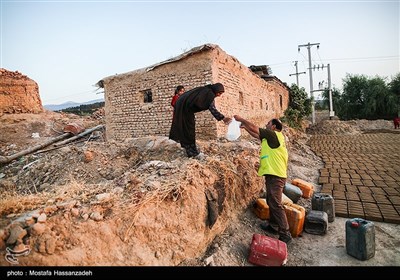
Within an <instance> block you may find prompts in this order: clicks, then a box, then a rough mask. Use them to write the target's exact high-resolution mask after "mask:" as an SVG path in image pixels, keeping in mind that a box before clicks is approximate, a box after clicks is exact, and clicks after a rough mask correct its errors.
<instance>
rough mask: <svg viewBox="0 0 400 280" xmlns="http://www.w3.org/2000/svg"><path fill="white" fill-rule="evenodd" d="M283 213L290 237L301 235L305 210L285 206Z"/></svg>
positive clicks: (296, 206) (298, 206) (297, 206)
mask: <svg viewBox="0 0 400 280" xmlns="http://www.w3.org/2000/svg"><path fill="white" fill-rule="evenodd" d="M284 208H285V213H286V217H287V220H288V224H289V231H290V234H291V235H292V237H297V236H299V235H301V233H302V232H303V227H304V219H305V215H306V209H304V207H302V206H300V205H297V204H292V205H290V206H289V205H285V206H284Z"/></svg>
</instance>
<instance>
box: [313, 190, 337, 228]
mask: <svg viewBox="0 0 400 280" xmlns="http://www.w3.org/2000/svg"><path fill="white" fill-rule="evenodd" d="M311 209H312V210H319V211H324V212H326V214H328V222H330V223H331V222H333V221H334V220H335V203H334V200H333V197H332V196H331V195H330V194H325V193H315V194H314V195H313V196H312V199H311Z"/></svg>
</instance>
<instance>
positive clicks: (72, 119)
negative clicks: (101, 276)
mask: <svg viewBox="0 0 400 280" xmlns="http://www.w3.org/2000/svg"><path fill="white" fill-rule="evenodd" d="M68 123H80V124H81V125H83V126H85V127H86V128H90V127H94V126H96V125H98V124H102V123H103V119H102V118H97V119H95V118H91V117H76V116H74V115H66V114H59V113H53V112H45V113H41V114H14V115H12V114H5V115H3V116H1V117H0V131H1V133H0V156H7V155H12V154H14V153H16V152H19V151H21V150H25V149H27V148H29V147H33V146H35V145H39V144H40V143H43V142H44V141H47V140H49V139H52V138H54V137H56V136H57V135H60V134H61V133H62V129H63V127H64V125H66V124H68ZM305 126H310V124H309V123H305ZM380 129H384V130H385V132H386V133H388V131H389V132H390V131H393V133H395V131H394V130H393V129H392V124H391V123H390V122H388V121H383V120H378V121H366V120H360V121H351V122H342V121H339V120H334V121H327V120H326V118H325V119H324V118H318V119H317V124H316V125H315V126H314V127H310V130H309V131H310V133H326V134H332V133H335V134H338V133H339V134H340V133H342V134H357V133H363V131H369V132H371V131H374V130H376V131H378V130H380ZM285 133H286V135H287V138H288V148H289V154H290V157H289V160H290V162H289V180H291V179H293V178H300V179H303V180H306V181H309V182H311V183H312V184H313V185H314V187H315V191H316V192H318V191H319V189H320V186H319V185H318V176H319V169H320V168H322V167H323V162H322V161H321V159H320V158H319V157H317V156H316V155H315V154H314V153H313V152H312V151H311V150H310V147H309V146H308V145H307V142H308V140H309V139H310V137H311V134H307V133H305V131H299V130H293V129H290V128H285ZM105 140H106V139H105V133H104V131H103V130H100V131H96V132H93V133H92V134H90V135H88V137H85V138H83V139H79V140H76V141H74V142H71V143H68V144H65V145H62V146H60V147H54V146H49V147H46V148H43V149H41V150H39V151H37V152H35V153H31V154H29V155H26V156H23V157H21V158H19V159H17V160H14V161H12V162H10V163H7V164H2V165H1V166H0V255H1V258H0V266H5V267H13V266H129V267H131V266H174V267H186V266H189V267H194V266H196V267H198V266H229V267H232V266H253V265H252V264H250V263H249V262H248V261H247V258H248V255H249V249H250V242H251V239H252V235H253V234H254V233H261V234H265V235H269V234H267V233H265V232H263V231H262V230H261V229H260V227H259V225H260V223H261V222H262V221H261V220H260V219H259V218H258V217H257V216H256V215H255V214H254V212H253V203H254V200H255V199H256V198H258V197H262V196H263V195H264V184H263V181H262V178H260V177H258V176H257V174H256V170H257V167H258V148H259V145H258V143H257V141H255V140H253V139H250V138H249V137H246V135H242V137H241V139H240V140H239V141H236V142H228V141H227V140H225V139H219V140H218V141H204V140H199V141H198V145H199V146H200V148H201V150H202V151H203V152H204V153H205V154H206V155H207V157H206V159H204V160H201V161H198V160H194V159H188V158H187V157H186V156H185V153H184V151H183V150H182V149H181V148H180V146H179V145H178V144H177V143H175V142H173V141H170V140H168V139H167V138H166V137H151V136H149V137H145V138H140V139H127V140H126V141H125V142H123V143H117V142H113V141H105ZM210 193H211V195H210ZM205 194H208V196H207V195H205ZM210 196H211V200H210ZM210 201H211V202H214V205H216V206H217V208H218V210H217V213H218V214H217V215H218V217H217V218H216V221H215V218H214V220H213V221H210V208H209V207H210V206H211V205H213V204H212V203H211V202H210ZM298 204H300V205H302V206H304V207H305V208H306V210H309V209H310V206H311V201H310V199H305V198H300V200H299V202H298ZM211 218H212V217H211ZM346 220H347V218H340V217H336V218H335V220H334V222H332V223H329V225H328V231H327V233H326V234H325V235H312V234H307V233H303V234H302V236H300V237H297V238H295V239H294V240H293V242H292V243H291V244H289V246H288V258H287V263H286V266H294V267H299V266H306V267H317V266H318V267H320V266H331V267H338V266H354V267H358V266H389V267H398V266H400V237H399V236H400V225H396V224H389V223H381V222H374V224H375V234H376V235H375V237H376V240H375V243H376V252H375V256H374V257H373V258H371V259H369V260H366V261H361V260H358V259H356V258H354V257H351V256H350V255H348V254H347V253H346V247H345V244H346V240H345V222H346ZM214 222H215V223H214ZM7 248H9V249H12V250H14V251H16V252H17V251H18V252H21V251H23V250H24V249H26V248H29V254H26V255H18V256H17V257H16V259H17V263H16V264H13V263H11V262H10V260H7V258H6V256H7V252H8V251H7Z"/></svg>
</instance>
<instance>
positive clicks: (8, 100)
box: [0, 68, 43, 115]
mask: <svg viewBox="0 0 400 280" xmlns="http://www.w3.org/2000/svg"><path fill="white" fill-rule="evenodd" d="M42 111H43V106H42V101H41V100H40V96H39V87H38V84H37V83H36V82H35V81H34V80H32V79H30V78H28V77H27V76H25V75H23V74H21V73H19V72H18V71H15V72H12V71H8V70H6V69H4V68H1V69H0V115H1V114H3V113H10V114H15V113H40V112H42Z"/></svg>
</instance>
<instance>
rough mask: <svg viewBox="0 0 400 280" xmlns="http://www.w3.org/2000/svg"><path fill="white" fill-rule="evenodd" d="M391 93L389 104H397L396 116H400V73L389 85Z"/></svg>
mask: <svg viewBox="0 0 400 280" xmlns="http://www.w3.org/2000/svg"><path fill="white" fill-rule="evenodd" d="M389 92H390V93H391V95H390V98H389V100H388V102H392V103H393V104H395V109H394V110H395V112H394V117H395V116H400V73H397V74H396V75H395V76H394V77H393V78H392V81H391V82H390V83H389Z"/></svg>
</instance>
